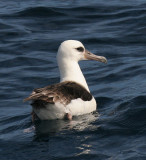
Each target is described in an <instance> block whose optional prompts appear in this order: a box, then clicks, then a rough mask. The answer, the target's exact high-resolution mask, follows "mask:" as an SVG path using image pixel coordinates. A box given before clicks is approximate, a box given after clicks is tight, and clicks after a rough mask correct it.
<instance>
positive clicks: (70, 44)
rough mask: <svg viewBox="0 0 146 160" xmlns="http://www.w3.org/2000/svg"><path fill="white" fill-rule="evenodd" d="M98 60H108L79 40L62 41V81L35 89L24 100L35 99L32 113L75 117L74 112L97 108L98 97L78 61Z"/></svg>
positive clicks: (78, 112) (83, 112) (46, 117)
mask: <svg viewBox="0 0 146 160" xmlns="http://www.w3.org/2000/svg"><path fill="white" fill-rule="evenodd" d="M80 60H96V61H100V62H103V63H106V62H107V60H106V58H105V57H102V56H97V55H94V54H92V53H91V52H89V51H88V50H86V49H85V47H84V46H83V44H82V43H81V42H79V41H76V40H67V41H64V42H62V43H61V45H60V47H59V49H58V53H57V61H58V66H59V70H60V83H57V84H53V85H50V86H46V87H44V88H39V89H34V91H33V92H32V94H31V95H30V96H29V97H27V98H26V99H24V101H29V100H32V108H33V115H36V116H37V117H38V118H39V119H41V120H50V119H63V118H67V119H69V120H71V119H72V116H78V115H83V114H86V113H91V112H93V111H95V110H96V101H95V99H94V97H93V96H92V95H91V93H90V91H89V88H88V85H87V82H86V80H85V77H84V75H83V73H82V71H81V69H80V66H79V64H78V61H80Z"/></svg>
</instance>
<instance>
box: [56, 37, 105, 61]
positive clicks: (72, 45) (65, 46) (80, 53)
mask: <svg viewBox="0 0 146 160" xmlns="http://www.w3.org/2000/svg"><path fill="white" fill-rule="evenodd" d="M57 57H61V58H63V59H72V60H74V61H77V62H78V61H80V60H95V61H99V62H103V63H107V60H106V58H105V57H103V56H97V55H95V54H93V53H91V52H89V51H88V50H87V49H85V47H84V45H83V44H82V43H81V42H80V41H76V40H66V41H64V42H62V43H61V45H60V47H59V49H58V53H57Z"/></svg>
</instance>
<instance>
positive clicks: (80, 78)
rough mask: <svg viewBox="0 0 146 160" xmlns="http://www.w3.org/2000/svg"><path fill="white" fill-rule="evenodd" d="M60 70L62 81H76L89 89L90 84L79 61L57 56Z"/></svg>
mask: <svg viewBox="0 0 146 160" xmlns="http://www.w3.org/2000/svg"><path fill="white" fill-rule="evenodd" d="M57 61H58V66H59V70H60V81H61V82H64V81H74V82H77V83H79V84H81V85H82V86H84V87H85V88H86V89H87V90H88V91H89V88H88V85H87V82H86V80H85V77H84V75H83V73H82V71H81V69H80V66H79V64H78V62H76V61H74V60H69V59H63V58H62V59H60V58H59V57H57ZM89 92H90V91H89Z"/></svg>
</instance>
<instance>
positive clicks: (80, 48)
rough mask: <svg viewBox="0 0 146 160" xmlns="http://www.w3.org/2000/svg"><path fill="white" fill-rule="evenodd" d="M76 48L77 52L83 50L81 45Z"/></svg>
mask: <svg viewBox="0 0 146 160" xmlns="http://www.w3.org/2000/svg"><path fill="white" fill-rule="evenodd" d="M76 50H78V51H79V52H83V51H84V48H83V47H78V48H76Z"/></svg>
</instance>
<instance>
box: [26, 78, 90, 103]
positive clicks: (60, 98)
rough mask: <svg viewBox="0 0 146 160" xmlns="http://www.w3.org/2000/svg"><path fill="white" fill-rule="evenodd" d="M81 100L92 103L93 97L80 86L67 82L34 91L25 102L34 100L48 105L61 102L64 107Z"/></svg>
mask: <svg viewBox="0 0 146 160" xmlns="http://www.w3.org/2000/svg"><path fill="white" fill-rule="evenodd" d="M77 98H81V99H82V100H84V101H90V100H91V99H92V95H91V94H90V93H89V92H88V91H87V90H86V89H85V88H84V87H83V86H81V85H80V84H78V83H75V82H71V81H66V82H61V83H58V84H55V85H50V86H47V87H44V88H38V89H34V91H33V92H32V94H31V95H30V96H29V97H27V98H25V99H24V101H30V100H33V102H35V101H37V103H38V101H39V102H40V101H44V102H46V103H55V102H60V103H62V104H64V105H67V104H69V103H70V101H71V100H73V99H77Z"/></svg>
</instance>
